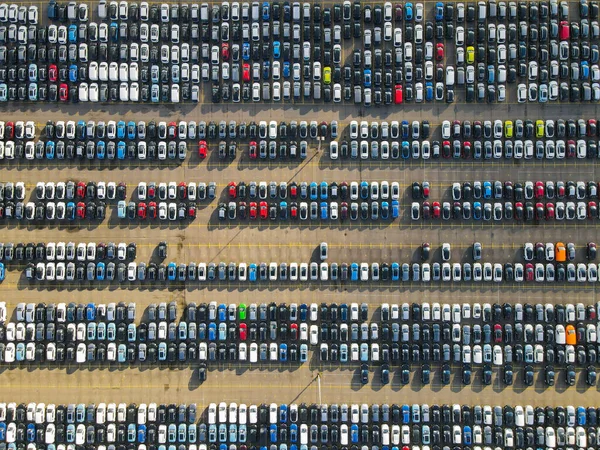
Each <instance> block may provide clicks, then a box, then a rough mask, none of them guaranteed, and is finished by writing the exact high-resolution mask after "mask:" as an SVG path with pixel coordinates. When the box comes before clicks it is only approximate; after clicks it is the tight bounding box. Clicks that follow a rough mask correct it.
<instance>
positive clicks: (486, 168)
mask: <svg viewBox="0 0 600 450" xmlns="http://www.w3.org/2000/svg"><path fill="white" fill-rule="evenodd" d="M183 108H184V109H185V106H184V107H183ZM50 109H51V108H50ZM70 109H72V110H73V112H74V113H75V114H74V118H76V119H77V120H78V119H80V118H81V119H83V120H88V119H94V120H109V119H110V117H114V109H111V111H110V112H109V111H108V110H103V109H101V108H98V109H96V108H91V109H90V110H88V111H85V112H82V108H80V107H79V108H75V107H74V106H73V105H68V106H65V107H63V108H61V109H60V114H61V115H67V114H69V112H70V111H69V110H70ZM165 109H170V108H163V109H161V110H152V109H150V108H147V107H124V106H123V107H119V110H122V115H120V116H119V118H120V119H122V120H125V121H128V120H135V121H138V120H150V119H156V120H158V119H162V118H164V119H163V120H173V121H178V120H180V119H185V120H196V121H200V120H202V119H204V118H206V117H207V116H208V115H209V114H210V117H211V118H213V120H217V121H218V120H226V121H229V120H236V121H238V123H239V122H242V121H245V120H248V116H249V115H252V116H253V119H254V120H256V121H259V120H267V121H268V120H270V119H277V120H285V121H287V122H288V123H289V121H291V120H311V119H313V118H316V119H318V120H324V121H328V122H331V121H332V120H338V122H339V123H340V125H341V127H342V128H344V124H346V126H347V124H348V123H349V121H350V120H352V119H353V118H360V119H362V120H379V121H381V120H394V119H403V118H404V117H407V118H410V119H418V120H429V121H430V122H431V123H432V124H440V123H441V122H442V121H443V120H450V121H452V120H454V119H463V120H466V119H467V118H468V119H471V120H472V119H473V118H480V119H481V120H484V119H490V120H493V119H496V118H502V119H511V118H521V117H527V118H531V119H533V120H535V119H537V118H543V119H558V118H575V119H577V118H580V117H583V118H589V117H593V112H594V108H591V107H579V108H574V107H572V106H568V105H552V106H548V107H545V108H544V107H541V108H540V107H538V106H536V105H527V106H525V107H522V106H516V105H504V106H501V107H498V106H494V107H492V108H490V107H487V106H483V105H471V106H469V107H462V106H461V105H453V107H452V108H446V107H436V106H434V107H432V108H431V110H423V109H421V108H418V109H415V110H414V111H410V108H409V109H408V110H403V111H402V112H403V113H404V112H406V113H408V114H402V115H400V116H398V115H397V114H396V112H395V111H387V112H383V113H382V112H376V111H370V110H359V109H356V108H353V107H342V108H340V110H339V111H337V110H336V111H332V110H325V111H322V110H321V108H320V107H316V106H315V107H306V106H305V107H303V108H301V109H300V110H299V111H298V110H295V109H294V108H291V107H290V108H284V109H283V111H281V110H272V109H270V108H269V106H268V105H265V106H260V107H258V106H257V107H251V108H243V107H237V108H236V106H231V107H227V108H222V107H215V106H212V105H198V106H196V107H195V108H193V109H190V110H189V111H187V110H184V111H175V110H174V109H173V110H172V111H165ZM49 112H50V111H49V110H48V109H47V108H46V107H42V108H40V110H34V111H30V110H28V111H14V112H13V111H10V113H9V112H8V111H7V113H9V114H10V116H11V120H15V121H16V120H34V121H36V123H37V124H38V127H39V128H41V126H42V125H43V124H44V123H45V121H46V118H47V117H48V113H49ZM323 152H324V149H323V151H322V152H321V153H323ZM212 156H213V157H214V155H212ZM321 157H322V158H321ZM57 163H59V161H49V162H43V163H42V164H40V163H38V162H35V164H28V163H20V164H19V165H14V166H13V165H10V164H9V165H7V167H6V169H5V173H6V179H7V180H11V181H14V182H16V181H24V182H25V183H26V185H27V186H28V188H29V189H33V187H34V186H35V184H36V183H37V182H38V181H54V182H57V181H67V180H95V181H100V180H105V181H116V182H119V181H126V183H127V184H128V186H131V187H130V189H133V188H134V187H135V185H137V183H138V182H139V181H155V182H157V183H158V182H161V181H165V182H168V181H177V182H178V181H180V180H186V181H188V182H189V181H196V180H198V181H199V180H202V181H207V182H208V181H216V182H217V183H218V185H219V186H222V188H220V189H224V188H225V185H226V184H227V183H228V182H229V181H231V180H237V181H240V180H246V181H250V180H255V181H257V182H258V181H262V180H264V181H272V180H274V181H287V182H288V183H289V182H291V181H297V182H300V181H313V180H315V181H320V180H338V181H343V180H347V181H351V180H352V181H353V180H366V181H374V180H377V181H382V180H388V181H390V182H392V181H398V182H399V183H400V185H401V186H402V189H406V190H407V191H408V190H409V189H410V186H411V184H412V182H414V181H419V182H422V181H424V180H427V181H429V182H430V184H431V186H432V194H431V195H432V197H442V196H446V197H447V196H448V195H449V189H450V187H451V185H452V183H453V182H456V181H458V182H463V181H473V180H477V179H479V180H513V181H517V180H548V179H553V180H570V179H573V180H597V179H598V176H597V175H598V174H597V169H596V168H595V165H594V164H593V162H592V161H588V160H583V161H577V160H575V161H573V160H563V161H556V160H555V161H552V162H548V161H544V162H540V161H535V160H533V161H526V162H525V161H524V162H523V163H517V162H513V161H508V162H507V161H504V160H499V161H495V160H494V161H480V162H477V161H468V162H467V161H459V162H456V161H454V160H443V159H439V160H430V161H422V160H421V161H408V162H406V163H404V162H399V161H398V162H394V161H389V162H387V161H368V162H364V161H353V160H340V161H330V160H329V158H328V157H327V156H326V155H325V156H324V157H323V155H322V154H321V155H319V153H318V152H317V154H316V155H315V158H314V159H312V160H311V159H307V160H306V161H304V162H302V163H300V164H294V165H290V166H287V165H285V164H278V162H277V161H275V162H269V163H268V167H265V165H261V164H252V163H247V164H244V165H243V166H242V164H241V163H240V165H239V166H238V165H236V164H231V165H225V164H220V161H219V160H218V159H214V158H212V159H211V158H208V159H207V160H206V161H203V162H198V161H196V162H192V161H184V162H183V163H182V164H181V165H178V166H174V165H173V166H170V167H168V168H159V167H158V166H157V165H154V166H152V167H150V166H149V167H146V166H144V165H136V164H132V163H130V162H126V161H124V163H126V164H119V163H115V164H114V166H115V167H114V169H111V170H108V169H107V168H106V166H105V165H102V164H99V163H89V164H88V161H84V162H83V163H82V164H80V165H79V166H76V165H70V164H64V165H63V166H61V165H60V164H57ZM213 163H214V164H213ZM242 169H243V171H242ZM403 198H404V199H405V200H404V201H403V202H401V217H400V219H399V220H396V221H394V222H392V223H386V224H377V225H370V224H369V223H368V222H358V223H356V224H351V225H350V226H345V225H339V224H337V225H331V224H328V223H320V224H314V223H308V224H306V225H304V224H294V225H291V226H289V225H281V224H277V223H267V224H266V225H262V224H250V225H249V224H244V225H243V226H238V225H237V224H236V223H235V222H226V223H219V221H218V220H216V219H215V218H214V211H215V208H216V202H215V201H213V202H211V203H209V204H208V205H207V206H205V207H204V208H203V209H200V210H199V211H198V217H197V218H196V219H195V220H194V221H193V222H190V223H183V224H181V223H177V224H175V225H171V224H160V225H159V224H152V225H147V224H143V225H141V226H140V225H139V224H137V223H132V224H129V223H125V224H122V223H119V222H113V221H111V220H108V221H105V222H102V223H100V224H94V223H85V222H84V223H75V224H70V225H66V226H54V225H53V226H42V227H36V226H26V225H16V226H9V227H7V228H6V229H5V232H4V236H3V240H4V241H5V242H9V241H10V242H21V241H31V242H50V241H52V242H59V241H65V242H67V241H75V242H89V241H95V242H109V241H113V242H135V243H136V244H137V246H138V256H137V260H140V261H148V260H150V258H151V255H152V252H153V251H154V250H155V247H156V245H157V244H158V243H159V242H160V241H163V240H164V241H167V242H168V244H169V255H168V260H172V261H177V262H189V261H206V262H209V261H215V262H217V261H221V260H223V261H226V262H229V261H236V262H240V261H256V262H258V261H266V262H267V263H268V262H270V261H278V262H279V261H287V262H291V261H298V262H309V261H313V260H317V259H318V257H317V247H318V244H319V243H320V242H322V241H326V242H328V244H329V246H330V249H329V252H330V260H337V261H341V260H346V261H350V260H360V261H367V262H377V261H390V260H401V261H418V251H419V249H420V246H421V244H422V243H423V242H429V243H431V246H432V250H433V253H432V256H433V260H437V261H441V259H440V256H439V250H438V248H439V247H441V244H442V243H443V242H449V243H450V244H451V245H452V248H453V252H454V254H455V255H458V256H459V257H460V258H461V259H462V257H461V254H462V253H467V252H468V250H469V248H468V247H469V246H470V245H471V244H472V243H473V242H476V241H478V242H481V243H482V246H483V248H484V255H485V259H486V260H489V261H494V262H495V261H500V262H503V261H509V260H516V259H518V258H520V257H521V252H522V245H523V243H525V242H539V241H542V242H556V241H563V242H574V243H575V244H576V247H577V248H578V250H579V251H580V252H583V251H584V247H585V245H586V243H587V242H589V241H594V240H595V239H596V233H595V229H596V225H595V224H594V223H593V222H589V223H586V222H583V223H579V222H576V223H565V222H562V223H560V222H551V223H543V222H542V223H538V224H532V223H526V224H522V223H514V222H507V223H499V224H498V223H494V222H492V223H483V224H481V223H472V222H449V223H440V222H414V221H411V220H410V213H409V206H408V205H409V201H408V198H409V195H408V194H406V195H404V197H403ZM140 231H141V233H140ZM436 251H437V252H438V253H436ZM455 259H456V256H455ZM21 273H22V272H21V270H10V269H9V271H8V273H7V276H6V279H5V281H4V282H3V284H2V287H1V289H2V291H3V292H4V298H6V299H7V308H8V309H9V311H10V310H12V309H13V308H14V307H15V306H16V302H17V298H18V301H24V302H30V301H31V302H39V301H43V302H46V303H51V302H59V301H67V302H69V301H73V302H94V301H96V302H104V303H106V302H111V301H116V302H118V301H122V300H126V301H135V302H136V303H137V304H138V307H140V308H143V307H144V306H146V305H148V304H150V303H153V302H155V303H157V302H160V301H172V300H175V301H177V302H178V304H179V305H181V306H183V305H185V304H186V303H187V302H192V301H194V302H203V301H207V302H208V301H213V300H214V301H217V302H218V303H221V302H223V303H231V302H234V303H241V302H244V301H245V302H248V301H249V299H252V301H255V302H270V301H273V300H277V301H286V302H297V303H310V302H317V303H320V302H323V301H326V302H337V303H343V302H347V303H349V302H352V301H357V302H367V303H369V304H371V305H378V304H381V303H384V302H392V301H396V302H397V301H400V300H402V301H406V302H414V301H416V302H421V301H425V300H427V301H430V302H432V301H440V302H442V301H455V300H457V299H460V301H464V302H475V301H481V299H482V298H486V299H489V300H488V301H494V302H498V303H504V302H510V303H513V302H522V303H525V302H543V303H548V302H550V303H553V302H557V301H565V299H568V301H570V302H573V303H575V302H583V303H584V304H594V303H595V302H596V300H597V299H596V287H595V286H593V285H589V284H583V285H580V284H576V285H569V286H563V285H552V284H540V285H537V284H535V285H532V284H525V285H514V284H510V283H501V284H493V285H490V284H484V285H481V286H477V285H475V286H473V285H470V284H464V283H462V284H460V285H452V284H445V285H439V284H437V285H436V284H433V285H431V286H424V285H423V284H414V285H413V284H411V285H408V286H400V289H398V287H396V286H393V285H392V284H390V283H389V282H388V283H385V282H380V283H378V284H376V285H374V284H368V285H366V286H362V285H352V284H346V285H344V286H342V285H340V284H339V283H332V282H329V283H328V282H319V283H311V282H290V281H287V282H284V281H279V282H272V283H271V282H269V283H261V284H258V285H252V286H241V285H239V284H237V283H235V282H233V283H232V282H227V281H225V282H218V281H217V282H213V283H211V284H208V285H201V284H193V285H192V284H189V283H188V284H187V285H183V284H181V283H178V282H174V283H171V284H169V285H167V286H165V287H152V288H148V287H142V288H141V289H138V288H136V284H133V285H131V286H129V285H125V286H123V287H116V286H113V285H110V286H98V285H94V284H92V283H88V284H87V285H85V286H81V287H80V288H73V287H68V286H65V287H55V286H51V285H49V284H46V283H32V284H30V283H28V282H27V281H26V280H24V279H23V278H22V277H21ZM13 293H14V294H15V295H13V296H12V297H14V298H15V300H14V301H12V300H10V299H11V294H13ZM457 294H458V296H457ZM17 296H18V297H17ZM274 296H276V297H277V298H274ZM315 361H316V362H315V363H311V364H304V365H303V366H301V367H300V368H298V369H295V370H290V369H289V368H288V367H285V366H284V367H281V366H278V365H277V364H276V363H273V364H271V365H266V366H264V367H263V366H261V367H260V368H251V369H248V368H243V365H242V363H238V364H235V366H229V365H223V366H222V367H219V368H218V369H211V371H210V376H209V378H208V380H207V381H206V382H205V384H203V385H202V386H198V384H197V381H196V380H197V379H196V377H195V372H194V371H193V370H191V369H190V368H189V367H182V368H180V369H176V370H166V369H158V368H144V369H142V370H140V369H139V368H137V367H134V368H127V369H119V370H112V369H111V370H110V371H107V370H102V369H98V368H94V369H93V370H87V369H83V370H82V369H80V368H78V369H73V370H69V369H42V370H34V369H31V370H28V369H26V368H23V369H6V370H5V371H4V372H3V374H2V376H1V378H2V383H1V385H2V387H4V388H9V389H10V390H11V392H12V393H13V399H14V400H15V401H20V400H23V401H27V400H28V399H30V398H31V397H32V396H35V397H36V399H38V401H42V400H44V401H46V402H51V401H55V402H58V401H60V399H61V398H62V396H63V395H65V394H66V393H68V395H69V397H73V401H100V400H106V399H107V398H112V397H113V396H114V395H118V396H119V398H120V399H122V400H123V401H129V400H131V401H137V402H141V401H143V399H145V398H147V397H148V396H149V393H151V396H152V398H153V399H154V400H155V401H164V402H176V401H184V400H185V399H189V398H190V395H192V396H193V398H194V400H195V401H197V402H198V403H199V404H204V405H206V404H208V403H209V402H211V401H221V400H224V401H229V400H233V399H234V398H235V399H238V400H241V399H243V400H244V401H247V402H261V401H263V400H264V398H266V397H271V396H273V395H280V394H279V393H281V394H285V396H287V397H289V398H286V399H285V400H286V401H289V402H291V401H292V400H293V399H294V398H295V397H296V398H297V400H295V401H298V402H299V401H305V402H307V403H308V402H318V401H319V400H321V401H323V402H334V401H341V400H342V399H343V398H344V396H347V395H348V394H350V395H352V398H353V399H354V398H355V399H356V401H357V402H358V401H369V402H371V401H384V399H386V398H389V395H394V394H396V393H400V394H401V395H402V396H403V398H406V401H407V402H409V401H413V400H414V401H420V399H423V398H430V399H431V400H430V402H433V401H436V402H439V403H442V402H447V403H450V402H453V401H455V400H453V399H455V398H456V395H457V394H459V395H460V397H461V398H462V399H465V400H464V401H467V399H468V401H469V402H471V403H475V402H480V403H483V402H485V401H489V402H490V403H491V402H493V401H494V399H495V398H497V397H498V395H501V396H502V399H503V401H505V402H507V403H508V402H530V403H532V404H538V403H543V404H548V405H553V404H582V405H588V404H591V403H590V400H591V399H592V398H593V397H591V396H589V395H587V394H589V392H590V391H589V390H587V389H584V388H583V385H581V386H580V385H579V384H577V385H576V386H573V387H566V386H564V385H563V386H562V387H561V383H560V382H559V383H558V385H557V386H556V387H555V388H545V387H544V384H543V380H542V379H537V378H536V383H535V384H534V386H532V387H529V388H524V387H522V386H521V387H519V384H517V385H515V386H513V387H512V388H510V387H504V386H502V387H501V386H500V384H499V383H498V384H497V385H495V384H492V385H491V386H487V387H483V386H482V384H481V381H480V380H477V378H475V379H474V381H473V384H472V385H471V386H463V385H462V384H461V383H460V380H459V379H457V380H456V384H455V383H452V384H451V385H449V386H442V385H441V384H440V383H439V380H437V383H436V380H435V379H434V380H432V384H430V385H429V386H427V387H422V386H420V382H419V377H418V374H417V373H413V374H412V375H411V384H409V385H407V386H402V385H401V384H400V383H399V381H398V379H397V377H392V379H391V382H390V385H388V386H384V387H380V386H378V384H377V383H378V377H377V376H376V374H375V373H374V374H373V381H372V382H371V383H370V384H368V385H367V386H361V384H360V381H359V380H358V376H357V374H356V372H357V370H356V368H350V367H349V368H344V369H342V370H339V369H336V370H331V369H330V368H328V366H327V363H325V365H322V364H321V363H319V362H318V360H315ZM65 374H68V375H67V376H66V378H65ZM319 374H320V380H319V379H318V378H317V375H319ZM453 376H457V377H458V378H459V375H457V374H454V375H453ZM495 377H496V375H494V380H495ZM536 377H537V375H536ZM319 383H320V386H321V391H320V395H321V397H320V398H319V388H318V385H319ZM578 383H579V381H578ZM581 383H583V381H581ZM261 385H265V386H266V385H269V386H270V387H268V388H267V387H264V388H261V387H260V386H261ZM91 386H94V389H90V387H91ZM271 386H277V387H276V388H273V387H271ZM117 392H118V394H117ZM488 399H489V400H488Z"/></svg>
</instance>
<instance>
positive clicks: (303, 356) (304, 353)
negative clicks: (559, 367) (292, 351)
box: [300, 344, 308, 362]
mask: <svg viewBox="0 0 600 450" xmlns="http://www.w3.org/2000/svg"><path fill="white" fill-rule="evenodd" d="M307 360H308V345H306V344H301V345H300V362H306V361H307Z"/></svg>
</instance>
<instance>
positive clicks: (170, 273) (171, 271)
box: [167, 262, 177, 281]
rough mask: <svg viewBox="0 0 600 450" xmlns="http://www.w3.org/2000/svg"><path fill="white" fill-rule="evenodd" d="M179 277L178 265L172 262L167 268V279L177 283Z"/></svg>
mask: <svg viewBox="0 0 600 450" xmlns="http://www.w3.org/2000/svg"><path fill="white" fill-rule="evenodd" d="M176 275H177V265H176V264H175V263H174V262H170V263H169V265H168V266H167V278H168V279H169V281H175V276H176Z"/></svg>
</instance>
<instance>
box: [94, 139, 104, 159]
mask: <svg viewBox="0 0 600 450" xmlns="http://www.w3.org/2000/svg"><path fill="white" fill-rule="evenodd" d="M96 157H97V158H98V159H104V158H106V144H105V143H104V141H99V142H98V144H96Z"/></svg>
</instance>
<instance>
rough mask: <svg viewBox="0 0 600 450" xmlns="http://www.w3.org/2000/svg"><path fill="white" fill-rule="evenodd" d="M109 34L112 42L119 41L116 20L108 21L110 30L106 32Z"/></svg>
mask: <svg viewBox="0 0 600 450" xmlns="http://www.w3.org/2000/svg"><path fill="white" fill-rule="evenodd" d="M108 35H109V36H112V40H113V42H118V41H119V24H118V23H117V22H111V23H110V30H109V32H108Z"/></svg>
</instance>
